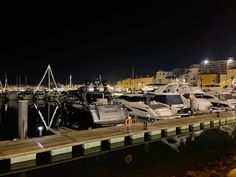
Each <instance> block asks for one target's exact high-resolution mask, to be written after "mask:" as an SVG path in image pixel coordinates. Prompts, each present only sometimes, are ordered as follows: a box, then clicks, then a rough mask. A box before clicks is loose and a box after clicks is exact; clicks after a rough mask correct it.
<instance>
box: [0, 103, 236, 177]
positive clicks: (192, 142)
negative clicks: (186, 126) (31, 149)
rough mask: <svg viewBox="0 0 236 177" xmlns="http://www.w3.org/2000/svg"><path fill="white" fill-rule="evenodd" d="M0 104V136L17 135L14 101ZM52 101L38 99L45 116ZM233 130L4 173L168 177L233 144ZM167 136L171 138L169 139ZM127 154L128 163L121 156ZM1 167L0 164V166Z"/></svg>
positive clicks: (32, 122) (33, 118) (34, 121)
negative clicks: (173, 145)
mask: <svg viewBox="0 0 236 177" xmlns="http://www.w3.org/2000/svg"><path fill="white" fill-rule="evenodd" d="M7 104H8V107H7V109H6V105H5V103H4V104H2V105H1V116H0V137H1V140H3V139H14V138H16V137H17V106H16V105H17V104H13V103H7ZM29 108H30V109H29V114H30V116H29V117H30V118H29V137H34V136H38V131H37V127H38V126H39V125H42V121H41V119H40V117H39V116H38V114H37V112H36V110H35V108H34V107H33V106H32V104H30V105H29ZM54 108H55V105H54V104H53V103H52V104H45V103H43V102H42V103H41V107H40V109H41V110H42V113H43V115H44V117H45V119H46V118H47V115H48V110H49V112H51V113H50V114H49V116H48V119H47V121H46V122H50V116H52V112H53V111H54ZM57 116H59V113H58V114H57ZM234 135H236V132H235V131H233V132H232V134H229V133H227V132H225V131H221V130H220V129H209V130H205V131H204V132H202V133H201V134H200V133H199V134H198V136H196V137H195V138H193V137H194V136H192V135H191V133H189V134H186V136H181V137H182V138H181V145H180V146H179V147H178V149H173V148H171V147H170V146H168V145H166V144H165V143H164V142H163V141H152V142H149V143H144V144H140V145H137V146H132V147H127V148H123V149H119V150H116V151H107V152H103V153H102V154H99V155H94V156H90V157H89V156H87V157H85V158H82V159H73V160H71V161H68V162H66V163H59V164H52V165H48V166H46V167H44V168H39V169H31V170H28V171H23V172H17V173H15V174H11V175H8V176H12V177H14V176H19V177H23V176H35V177H39V176H40V177H42V176H49V175H50V176H57V177H60V176H67V177H68V176H70V177H94V176H95V177H100V176H101V177H130V176H136V177H143V176H152V177H170V176H184V174H185V171H186V170H187V169H188V168H190V167H194V166H196V165H198V164H199V163H202V162H207V161H212V160H214V159H218V158H220V157H222V156H224V155H226V154H227V152H228V151H229V150H232V149H235V148H236V138H235V137H234ZM169 140H171V139H169ZM127 157H129V160H130V161H129V163H127V161H126V160H125V159H126V158H127ZM0 168H1V167H0Z"/></svg>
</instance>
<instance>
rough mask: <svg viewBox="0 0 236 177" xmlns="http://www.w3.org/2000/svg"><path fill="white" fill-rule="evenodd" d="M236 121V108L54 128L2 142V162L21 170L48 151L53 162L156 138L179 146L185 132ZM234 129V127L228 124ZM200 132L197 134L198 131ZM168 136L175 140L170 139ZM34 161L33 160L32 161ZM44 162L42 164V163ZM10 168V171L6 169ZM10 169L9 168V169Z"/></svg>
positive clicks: (192, 133)
mask: <svg viewBox="0 0 236 177" xmlns="http://www.w3.org/2000/svg"><path fill="white" fill-rule="evenodd" d="M235 122H236V117H235V113H234V112H229V113H222V114H221V115H220V116H219V115H217V114H212V115H211V116H209V115H207V116H206V115H204V116H196V117H191V118H184V119H175V120H162V121H158V122H155V123H149V124H148V126H147V127H146V128H145V127H144V125H143V124H142V123H135V124H132V125H131V126H124V125H123V126H116V127H108V128H99V129H92V130H85V131H68V132H67V131H64V132H63V131H62V132H58V131H56V130H52V131H53V132H54V133H55V134H54V135H49V136H44V137H38V138H31V139H26V140H19V141H3V142H0V152H1V153H0V164H2V166H4V167H5V169H8V170H10V171H11V170H12V171H13V172H14V170H19V169H25V168H26V167H27V168H29V167H36V166H37V163H36V162H37V161H40V160H41V158H42V157H44V156H45V155H47V156H48V158H49V159H52V161H51V162H52V163H53V162H57V161H63V160H69V159H73V158H78V157H83V155H88V154H90V155H91V154H94V153H95V154H96V153H99V152H103V151H107V150H110V149H113V150H115V149H116V148H118V149H119V148H121V147H124V146H130V145H132V146H133V145H135V144H140V143H141V144H142V143H145V142H149V141H152V140H160V141H165V143H166V144H168V145H169V146H170V147H172V148H175V149H178V146H179V145H180V144H181V142H182V140H181V138H180V137H181V135H182V134H186V133H187V134H188V133H190V136H191V137H192V138H195V137H196V136H197V134H199V131H200V133H201V131H203V130H205V129H209V128H220V127H223V128H222V130H223V129H224V126H227V125H233V127H234V124H235ZM227 130H228V131H229V132H230V131H231V132H232V131H233V129H232V128H231V129H230V128H227V127H226V128H225V131H226V132H227ZM195 132H196V134H195ZM168 137H170V138H171V137H172V138H173V139H174V140H175V141H174V143H173V140H172V142H168V140H167V139H168ZM29 162H30V163H29ZM41 165H42V164H41ZM5 172H6V171H5ZM8 172H9V171H8Z"/></svg>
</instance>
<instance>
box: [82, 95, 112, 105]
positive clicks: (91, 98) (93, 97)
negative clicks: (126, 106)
mask: <svg viewBox="0 0 236 177" xmlns="http://www.w3.org/2000/svg"><path fill="white" fill-rule="evenodd" d="M99 98H101V99H103V98H107V99H108V100H109V99H110V98H109V96H108V95H107V94H104V93H88V94H87V95H86V99H87V102H88V104H91V103H94V102H96V100H97V99H99Z"/></svg>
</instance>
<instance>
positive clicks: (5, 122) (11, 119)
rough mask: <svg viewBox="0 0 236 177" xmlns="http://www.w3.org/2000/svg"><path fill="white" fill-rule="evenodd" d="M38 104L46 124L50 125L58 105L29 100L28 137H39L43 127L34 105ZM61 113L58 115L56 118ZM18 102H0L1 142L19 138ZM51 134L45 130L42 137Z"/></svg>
mask: <svg viewBox="0 0 236 177" xmlns="http://www.w3.org/2000/svg"><path fill="white" fill-rule="evenodd" d="M34 103H35V104H36V105H37V106H38V108H39V109H40V111H41V112H42V115H43V117H44V118H45V121H46V123H47V124H48V125H49V123H50V120H51V117H52V114H53V111H54V110H55V107H56V104H55V103H54V102H51V103H46V102H45V101H43V100H39V101H35V102H34V101H33V100H28V108H29V109H28V137H29V138H31V137H37V136H39V131H38V127H39V126H43V124H42V120H41V118H40V116H39V114H38V113H37V110H36V109H35V107H34V105H33V104H34ZM59 114H60V113H57V114H56V117H58V116H59ZM17 123H18V101H17V100H9V101H7V102H5V101H4V100H0V141H3V140H13V139H16V138H17V137H18V126H17ZM48 134H50V132H48V131H46V129H45V128H44V130H43V134H42V135H48Z"/></svg>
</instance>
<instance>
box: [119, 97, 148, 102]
mask: <svg viewBox="0 0 236 177" xmlns="http://www.w3.org/2000/svg"><path fill="white" fill-rule="evenodd" d="M119 98H120V99H123V100H126V101H130V102H140V101H142V102H143V101H144V98H143V97H142V96H125V95H122V96H120V97H119Z"/></svg>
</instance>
